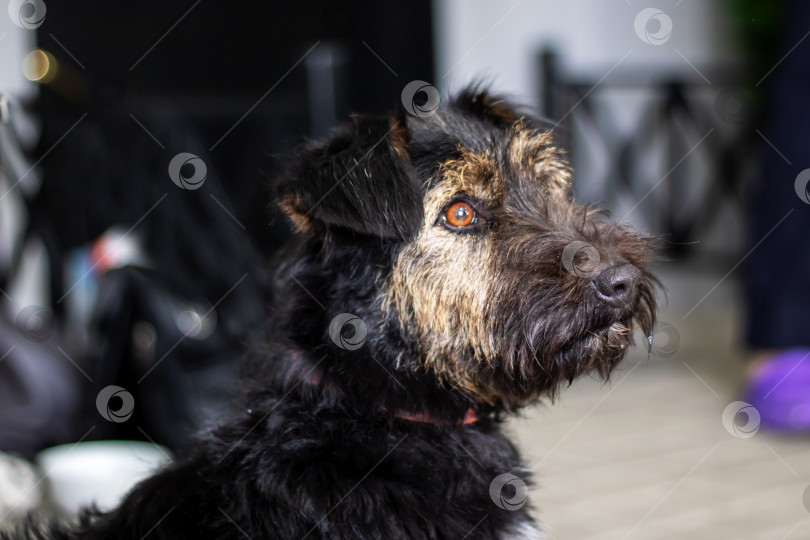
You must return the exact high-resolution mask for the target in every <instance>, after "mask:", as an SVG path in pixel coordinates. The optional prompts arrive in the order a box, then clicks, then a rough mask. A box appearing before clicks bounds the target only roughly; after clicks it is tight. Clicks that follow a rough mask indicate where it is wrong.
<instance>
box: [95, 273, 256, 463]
mask: <svg viewBox="0 0 810 540" xmlns="http://www.w3.org/2000/svg"><path fill="white" fill-rule="evenodd" d="M246 279H247V278H245V280H246ZM241 285H245V284H244V283H238V284H236V286H235V287H234V289H233V291H232V292H231V293H230V294H229V295H228V296H226V297H225V298H223V299H222V301H221V302H220V304H219V305H218V306H216V307H215V306H212V305H211V304H210V303H209V302H207V301H205V300H197V301H192V302H189V301H182V300H180V299H179V298H178V297H177V296H176V295H174V294H173V293H172V292H170V291H169V290H168V288H167V287H166V286H165V285H163V284H162V283H161V280H160V277H159V276H158V275H157V274H156V273H155V272H154V271H151V270H147V269H143V268H137V267H134V266H125V267H122V268H118V269H114V270H111V271H109V272H107V273H106V274H105V275H104V277H103V278H102V280H101V282H100V290H99V296H98V304H97V311H96V315H95V323H94V325H93V326H94V328H95V329H96V331H97V332H98V334H99V335H98V337H99V343H100V344H101V346H100V348H99V351H98V356H97V357H96V358H95V359H94V362H93V366H94V373H92V374H91V375H92V378H93V380H94V383H93V391H92V392H89V393H88V396H90V397H92V398H93V399H95V400H96V401H94V402H93V403H89V402H88V403H87V407H88V409H90V410H91V412H92V410H93V409H98V408H99V407H100V406H101V404H100V403H97V401H98V399H97V396H98V395H99V393H100V392H101V390H102V389H103V388H105V387H107V386H109V385H116V386H119V387H121V388H123V389H124V390H125V391H127V392H129V393H130V394H132V396H133V398H134V409H133V410H131V411H128V410H121V407H122V406H124V407H125V406H126V404H124V403H123V402H122V401H119V402H116V403H110V404H108V406H109V410H110V411H113V412H115V411H120V414H119V416H118V417H116V416H115V415H114V414H111V415H107V416H108V417H109V419H105V418H104V414H105V412H106V411H104V410H99V411H98V413H97V414H95V418H97V419H98V421H97V426H98V428H99V429H98V430H97V433H96V436H100V437H102V438H136V439H142V438H144V437H146V438H147V439H150V440H152V441H154V442H157V443H160V444H164V445H166V446H168V447H170V448H177V447H179V446H181V445H183V444H184V443H185V442H186V441H187V440H188V437H189V435H191V434H193V433H194V432H195V431H196V430H198V429H200V428H201V427H203V426H204V425H206V424H208V423H211V422H212V421H214V420H215V419H216V418H217V417H218V416H219V415H221V414H222V413H223V412H224V410H225V409H226V407H227V406H228V403H229V402H230V398H231V396H232V392H233V390H234V383H235V380H236V375H237V367H236V366H237V362H238V360H239V358H240V357H241V355H242V354H244V351H245V348H246V344H247V343H248V342H249V341H253V339H259V338H258V337H255V338H253V339H251V338H246V332H245V328H246V327H249V326H250V325H244V324H243V322H244V321H242V320H241V319H242V317H233V316H232V317H228V318H226V317H223V315H222V314H223V313H226V312H228V311H229V308H233V307H235V306H237V305H243V306H244V304H243V303H241V304H240V300H239V296H240V295H239V294H237V290H238V288H239V287H240V286H241ZM243 315H245V314H243ZM248 315H250V314H248ZM253 315H260V314H258V313H254V314H253ZM228 319H230V324H229V320H228ZM253 326H255V325H253ZM130 412H131V417H130V416H129V413H130Z"/></svg>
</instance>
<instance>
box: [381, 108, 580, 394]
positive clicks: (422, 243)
mask: <svg viewBox="0 0 810 540" xmlns="http://www.w3.org/2000/svg"><path fill="white" fill-rule="evenodd" d="M459 150H460V156H459V157H458V158H456V159H452V160H449V161H447V162H445V163H443V164H442V165H441V167H440V168H439V172H438V178H437V179H436V180H438V181H435V183H434V185H432V187H430V188H429V189H428V191H427V193H426V194H425V199H424V210H425V218H424V222H423V227H422V229H421V230H420V232H419V235H418V236H417V237H416V238H415V239H414V240H413V241H412V242H411V243H409V244H408V245H406V246H405V247H404V248H403V249H402V251H401V252H400V253H399V255H398V257H397V259H396V262H395V264H394V267H393V271H392V273H391V276H390V278H389V280H388V283H387V284H386V286H385V287H384V288H383V297H382V304H383V306H384V308H385V309H388V310H393V311H395V312H396V314H397V316H398V319H399V320H400V321H403V324H405V325H406V326H408V331H409V332H414V333H415V334H416V335H417V336H419V345H420V348H421V350H420V357H421V359H422V367H423V368H425V369H429V370H432V371H434V372H435V373H436V374H437V375H438V376H439V377H440V378H441V379H442V380H444V381H445V382H446V383H448V384H450V385H452V386H455V387H458V388H460V389H462V390H464V391H465V392H467V393H468V394H469V395H470V396H471V397H473V398H474V399H476V400H478V401H480V402H483V403H490V404H494V403H496V402H497V401H498V400H499V399H500V398H501V397H502V396H498V395H495V393H494V391H493V390H492V388H493V387H492V385H490V384H487V382H488V381H484V380H483V379H485V378H486V377H488V375H487V373H490V374H491V373H492V372H493V370H497V369H498V368H499V367H500V366H497V365H495V364H496V362H498V358H499V357H500V356H502V351H501V348H502V346H503V344H502V343H501V341H502V338H501V337H499V336H498V334H497V332H496V327H497V326H499V325H498V322H499V321H497V320H496V317H498V314H497V313H495V310H493V309H492V304H493V301H494V300H495V295H497V294H498V293H497V291H498V290H499V288H498V285H499V284H500V282H501V281H502V280H503V279H504V276H502V275H501V269H500V266H501V265H500V264H499V261H497V260H495V259H496V257H497V255H496V251H497V250H496V249H495V247H496V246H494V245H493V242H495V241H497V240H496V237H495V236H494V235H492V234H490V233H489V232H484V233H483V234H477V233H471V234H460V233H457V232H452V231H449V230H447V229H445V228H444V227H442V226H441V225H440V224H439V225H437V219H438V218H439V214H440V212H441V211H442V210H443V209H444V208H445V207H446V205H447V204H448V203H449V202H450V201H452V200H453V199H454V198H456V197H458V196H460V195H466V196H469V197H471V198H472V199H473V200H476V199H477V200H480V201H484V202H485V203H486V204H487V205H489V206H490V207H492V208H493V209H494V210H495V211H496V212H497V211H499V210H500V209H501V208H502V206H503V202H504V188H505V186H504V178H503V177H502V176H503V175H504V174H509V175H510V177H512V178H510V181H518V182H526V183H528V184H531V188H530V189H531V191H534V192H536V193H538V196H539V197H540V198H542V199H546V200H548V199H552V198H553V199H561V200H562V201H565V200H567V198H568V191H569V186H570V174H569V173H568V168H567V165H566V164H565V163H564V162H562V161H561V160H560V157H559V154H558V153H557V151H556V150H555V149H554V148H553V147H552V146H551V135H550V134H549V133H543V134H538V133H537V132H536V131H532V130H529V129H528V128H524V127H523V126H522V125H520V124H518V125H516V126H514V127H513V128H512V129H511V137H510V140H509V141H508V143H507V144H506V146H505V147H504V148H503V150H502V151H501V152H497V153H496V151H495V150H491V151H488V152H485V153H474V152H471V151H469V150H467V149H464V148H460V149H459ZM502 171H505V172H502ZM497 247H501V246H497ZM470 355H472V358H470Z"/></svg>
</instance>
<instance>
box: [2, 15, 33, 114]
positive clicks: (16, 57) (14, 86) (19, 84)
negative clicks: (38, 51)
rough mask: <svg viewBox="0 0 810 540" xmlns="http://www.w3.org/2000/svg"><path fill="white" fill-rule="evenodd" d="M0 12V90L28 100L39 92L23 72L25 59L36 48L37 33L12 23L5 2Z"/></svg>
mask: <svg viewBox="0 0 810 540" xmlns="http://www.w3.org/2000/svg"><path fill="white" fill-rule="evenodd" d="M3 4H4V5H3V9H2V10H0V88H2V89H3V90H4V91H5V92H8V93H9V94H11V95H13V96H16V97H18V98H26V97H29V96H31V95H33V94H34V93H35V92H36V91H37V86H36V85H35V84H33V83H31V82H30V81H28V80H27V79H26V78H25V77H24V76H23V72H22V60H23V57H24V56H25V55H26V53H28V51H30V50H31V49H33V48H34V47H35V46H36V35H37V34H36V32H35V31H34V30H25V29H23V28H20V27H19V26H16V25H15V24H14V23H13V22H11V18H10V17H9V16H8V13H7V11H6V7H7V6H8V2H3Z"/></svg>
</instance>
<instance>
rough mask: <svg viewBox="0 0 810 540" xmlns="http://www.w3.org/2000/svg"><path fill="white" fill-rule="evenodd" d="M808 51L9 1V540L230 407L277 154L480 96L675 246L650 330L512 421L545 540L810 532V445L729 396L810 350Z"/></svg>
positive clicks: (584, 30) (686, 11) (755, 28)
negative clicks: (384, 116)
mask: <svg viewBox="0 0 810 540" xmlns="http://www.w3.org/2000/svg"><path fill="white" fill-rule="evenodd" d="M808 35H810V12H809V11H808V9H807V8H805V7H804V6H803V3H802V2H795V3H791V2H777V1H774V2H757V1H754V0H715V1H706V0H669V1H652V0H611V1H609V2H605V1H597V0H572V1H569V2H553V1H551V0H517V1H515V0H509V1H508V2H487V1H485V0H434V1H433V2H430V1H420V0H417V1H411V2H386V3H380V2H372V1H370V0H369V1H356V2H333V1H326V0H322V1H307V2H300V3H284V4H278V5H274V4H271V3H255V4H249V5H244V6H240V7H239V8H238V9H234V8H233V7H232V6H230V5H227V4H225V3H215V2H208V1H204V0H197V1H193V0H188V1H183V2H173V3H169V4H167V3H165V2H164V3H158V2H156V1H154V0H144V1H142V2H139V3H137V4H120V3H116V4H114V5H111V4H110V3H102V2H98V1H85V0H76V1H73V2H70V3H66V2H57V1H56V0H51V1H47V0H11V1H10V2H9V9H8V16H6V14H5V13H2V12H0V95H2V100H0V113H1V114H2V117H1V118H0V122H1V123H0V166H1V169H0V311H2V314H1V315H0V451H2V452H5V453H4V454H0V455H3V458H2V459H0V527H3V526H4V524H5V525H7V524H9V523H11V522H13V521H14V520H16V519H18V518H19V516H20V515H22V514H23V513H24V512H25V511H27V510H29V509H32V508H37V507H46V508H49V509H51V510H53V511H55V512H57V513H61V514H70V513H72V512H74V511H75V510H76V508H77V505H78V504H79V503H80V502H85V501H87V500H96V501H98V502H100V503H101V504H102V506H104V505H105V504H109V505H111V504H114V503H115V500H116V497H117V496H119V495H118V494H119V492H120V490H121V489H126V487H127V486H128V485H130V483H131V482H132V481H134V480H135V479H137V478H139V477H140V476H142V475H143V474H145V473H146V471H148V470H149V469H150V468H152V467H154V466H155V465H156V464H159V463H162V462H165V460H167V459H170V458H169V456H170V454H171V452H172V451H173V450H175V449H177V448H179V447H181V446H182V445H183V444H184V443H186V442H187V441H188V440H189V436H190V435H191V434H192V433H193V432H194V431H195V430H196V429H199V428H200V427H202V426H205V425H206V424H208V423H210V422H213V421H216V419H217V418H218V417H219V415H221V414H222V412H223V411H224V410H225V408H226V407H227V403H228V400H229V396H230V395H231V393H232V391H233V382H234V380H235V376H236V371H237V370H236V365H237V362H238V361H239V359H240V358H241V357H242V356H243V354H244V353H245V351H246V350H248V349H249V348H250V347H251V346H255V345H256V344H258V343H261V342H262V340H263V321H264V320H265V318H266V314H267V312H268V310H270V309H272V298H270V297H269V296H268V294H267V286H266V285H267V280H268V275H267V267H268V264H267V262H268V261H271V260H272V259H273V257H274V254H275V253H276V251H277V250H278V249H279V248H280V247H281V246H282V245H283V243H284V241H285V239H286V238H287V236H288V235H289V234H290V233H289V230H288V229H287V227H286V224H285V223H284V221H283V220H280V219H275V218H276V216H275V215H274V214H275V212H274V210H273V209H272V206H271V205H270V202H271V199H272V193H271V189H270V185H269V180H268V178H270V177H272V175H273V174H274V172H275V171H277V170H278V160H277V159H276V158H277V157H278V156H279V155H281V154H283V153H284V152H285V151H286V150H288V149H290V148H291V147H292V146H294V145H295V144H296V143H298V142H300V141H301V140H302V139H303V138H304V137H318V136H322V135H324V134H325V133H326V132H328V130H329V129H330V127H331V126H333V125H335V124H336V123H337V122H338V121H340V120H341V119H342V118H345V117H346V115H347V114H349V113H350V112H377V113H384V112H388V111H391V110H392V109H393V108H394V107H396V106H397V104H398V102H399V101H400V99H401V93H402V90H403V88H404V87H405V85H406V84H408V83H409V82H411V81H413V80H421V81H426V83H428V84H431V85H433V86H435V87H436V88H438V89H439V90H440V91H441V92H442V93H443V95H445V94H446V93H447V92H452V91H453V90H454V89H458V88H460V87H462V86H464V85H466V84H468V83H469V82H470V81H471V80H484V81H486V82H489V83H491V85H492V87H493V89H495V90H496V91H498V92H501V93H504V94H507V95H508V96H510V97H512V98H514V99H515V100H516V101H519V102H522V103H525V104H527V105H529V106H531V107H532V108H533V109H534V110H535V111H537V113H538V114H540V115H542V116H545V117H546V118H548V119H549V120H550V121H551V123H553V124H554V125H555V130H556V137H557V139H558V141H559V142H560V144H562V145H563V146H564V147H565V148H566V149H567V151H568V153H569V156H570V159H571V161H572V162H573V164H574V168H575V171H576V175H575V177H576V191H577V196H578V198H579V199H580V200H581V201H583V202H598V203H599V204H601V205H603V206H605V207H606V208H608V209H610V210H611V212H612V215H613V216H614V217H616V218H617V219H623V220H627V221H630V222H631V223H633V224H634V225H635V226H636V227H638V228H640V229H642V230H645V231H648V232H651V233H654V234H657V235H659V236H660V237H661V238H662V255H663V259H664V260H663V261H662V262H661V263H660V264H659V265H658V268H657V273H658V275H659V276H660V278H661V280H662V282H663V285H664V288H665V289H666V291H667V296H668V302H667V303H666V304H665V306H664V308H663V309H662V312H661V315H660V317H661V322H660V323H659V325H658V327H657V329H656V332H655V334H654V343H653V344H652V345H651V346H649V347H648V343H647V337H646V336H637V343H638V344H639V345H638V346H637V347H636V349H635V350H634V351H633V353H632V354H630V355H629V356H628V358H627V359H626V360H625V362H624V363H623V364H622V366H620V368H619V370H618V372H617V373H616V375H615V376H614V378H613V380H612V382H611V383H610V384H608V385H603V384H601V383H598V382H596V381H591V380H583V381H579V382H577V383H576V384H574V385H573V386H572V387H571V388H569V389H568V390H567V391H566V392H564V393H563V396H562V399H561V400H560V403H557V404H554V405H553V406H548V407H540V408H537V409H535V410H532V411H530V412H528V413H527V414H526V415H525V417H523V418H520V419H518V420H515V421H513V422H511V424H510V426H509V429H510V430H511V431H513V432H514V433H515V434H516V436H517V437H518V440H519V441H520V444H521V447H522V449H523V451H524V452H525V454H526V457H527V463H528V465H529V466H530V467H531V468H532V469H533V470H534V471H535V474H536V476H537V479H538V484H539V487H538V488H537V489H536V490H535V491H533V492H532V493H531V495H530V502H531V503H532V504H534V505H535V507H537V508H538V509H539V516H540V518H541V519H542V520H543V521H544V522H545V523H546V525H547V528H548V529H549V532H550V534H551V537H552V538H559V539H566V538H576V539H588V540H597V539H599V540H602V539H604V540H607V539H617V540H620V539H625V538H639V539H659V538H660V539H664V538H666V539H670V538H673V537H676V536H677V537H688V538H690V539H692V540H698V539H703V538H706V539H710V538H711V539H717V538H735V539H737V538H745V539H760V538H761V539H773V540H788V539H800V538H810V489H809V486H810V437H808V436H807V433H810V429H808V430H807V431H803V429H801V428H802V426H803V424H801V422H800V421H796V422H794V424H796V425H792V426H788V428H791V429H779V428H780V426H781V427H784V426H782V425H780V424H779V418H781V417H780V416H779V415H782V416H784V413H783V412H779V411H777V413H774V414H776V421H771V422H770V423H769V422H766V421H762V426H760V417H761V415H760V413H762V417H763V418H765V419H767V418H769V417H767V415H766V413H765V409H764V407H759V406H758V405H756V404H755V405H751V404H750V403H749V401H752V399H753V398H752V399H749V400H748V401H743V399H744V398H745V396H747V395H749V394H750V392H751V388H752V384H753V383H752V382H751V381H752V379H754V380H755V379H756V377H757V375H756V372H754V371H752V369H753V368H752V367H751V366H752V364H751V362H750V360H751V356H752V355H754V353H760V352H762V351H765V350H767V351H770V350H788V349H790V350H792V349H794V348H795V349H798V350H799V351H802V350H804V349H807V347H810V331H808V330H803V328H804V329H807V324H808V323H807V322H806V321H807V319H808V318H809V317H808V313H810V311H808V310H809V309H810V299H808V298H807V295H808V291H810V289H808V287H807V281H806V278H807V276H808V275H810V261H808V256H807V253H810V250H808V249H803V248H806V246H807V242H806V238H807V228H806V227H804V225H808V220H810V218H808V212H810V208H808V202H810V195H808V192H807V184H808V181H807V180H808V179H810V174H808V176H806V177H805V176H802V175H803V174H804V171H805V169H806V168H807V167H810V164H808V163H807V160H808V158H807V156H808V155H810V152H807V150H810V148H808V146H810V145H808V144H806V143H804V142H803V141H804V140H806V138H804V136H803V129H802V128H804V127H805V126H806V124H803V121H804V120H808V121H810V114H808V112H807V111H806V110H805V109H806V108H807V107H808V105H807V104H805V103H804V102H805V101H806V100H807V97H808V96H810V94H808V91H810V84H808V81H807V80H806V79H807V77H808V76H810V70H808V69H807V68H808V67H810V42H807V43H806V42H805V41H804V40H805V38H806V37H808ZM774 291H776V292H774ZM787 305H789V306H790V309H787V308H786V307H784V306H787ZM772 313H776V314H777V315H772ZM752 314H753V315H752ZM757 316H759V319H758V318H757ZM786 320H787V321H788V322H787V323H785V322H784V321H786ZM802 325H804V326H802ZM785 328H789V329H790V332H788V331H787V330H785V332H784V335H782V334H780V332H781V329H785ZM777 334H779V336H778V337H775V336H776V335H777ZM797 336H798V337H797ZM802 347H803V348H804V349H802ZM807 351H808V352H809V353H810V349H807ZM805 358H806V356H802V357H801V360H799V361H796V362H794V363H793V364H791V365H790V369H787V370H786V371H784V377H783V378H781V379H780V380H778V383H779V384H777V385H775V386H774V388H773V389H771V390H770V391H769V392H768V396H769V395H770V393H771V392H774V391H775V389H776V388H775V387H776V386H780V385H781V387H782V388H783V389H784V388H787V387H788V386H789V385H790V384H791V379H790V378H791V377H792V378H793V379H796V378H797V377H801V376H803V375H802V373H804V371H805V369H804V367H803V366H804V359H805ZM808 364H810V362H808ZM777 375H778V374H777ZM784 381H788V383H784ZM783 383H784V384H783ZM792 387H795V388H798V390H795V388H794V391H796V392H799V393H800V394H803V395H804V396H810V384H807V385H805V386H800V385H798V386H797V385H796V384H793V386H792ZM778 394H779V393H778V392H777V394H776V395H778ZM768 396H765V397H766V398H767V397H768ZM804 400H805V401H802V400H801V399H798V400H796V401H795V403H798V405H795V404H794V405H795V406H793V409H791V410H792V411H793V412H791V413H790V414H792V415H793V416H791V418H794V417H796V418H799V417H801V418H804V417H805V416H806V415H808V414H810V403H808V401H810V397H805V398H804ZM791 403H794V402H791ZM796 407H805V409H802V410H801V411H799V409H796ZM780 411H782V410H781V409H780ZM796 411H799V412H796ZM797 415H798V416H797ZM802 415H805V416H802ZM788 416H789V415H788ZM801 418H800V420H801ZM774 426H775V427H776V428H777V429H767V428H768V427H774ZM760 427H761V428H762V429H760ZM797 427H798V428H797ZM792 428H797V429H792ZM78 441H80V442H81V443H82V444H81V445H79V446H78V447H77V446H76V445H75V443H76V442H78ZM94 441H95V442H94ZM110 441H118V442H110ZM60 445H61V446H60ZM45 449H49V450H46V451H45V452H43V450H45ZM111 456H112V457H111ZM30 463H35V464H36V466H35V467H34V468H32V467H31V465H30ZM111 479H114V480H111ZM93 486H96V488H99V486H102V487H103V489H101V488H99V489H100V490H101V491H104V492H105V493H111V494H112V495H103V494H99V493H96V492H94V491H93ZM105 490H106V491H105ZM105 496H108V497H110V498H109V499H104V497H105Z"/></svg>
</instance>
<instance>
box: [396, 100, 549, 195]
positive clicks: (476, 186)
mask: <svg viewBox="0 0 810 540" xmlns="http://www.w3.org/2000/svg"><path fill="white" fill-rule="evenodd" d="M409 127H410V129H411V143H412V148H413V149H414V159H415V164H416V165H417V169H418V170H420V172H421V173H423V177H424V178H426V179H428V180H429V182H428V185H427V186H426V187H431V186H432V185H435V183H437V182H445V183H449V184H451V185H452V187H453V188H454V189H455V190H457V191H460V192H468V193H473V192H475V191H483V193H481V194H482V195H486V196H489V197H491V196H498V195H501V194H502V193H503V190H504V189H505V186H506V185H507V184H510V183H513V184H514V183H518V182H517V180H518V179H519V180H520V182H519V183H521V184H526V181H528V182H529V183H533V182H534V181H540V180H543V178H544V177H545V176H546V175H545V174H544V167H545V166H547V165H553V166H554V167H557V166H559V165H560V164H563V163H564V162H563V160H562V159H561V157H560V155H559V153H558V152H557V150H556V149H555V148H554V146H553V145H552V140H551V134H550V132H547V131H546V132H544V131H540V130H536V129H533V128H531V127H529V126H527V125H525V124H523V123H520V122H519V123H516V124H514V125H511V126H506V127H504V126H500V125H497V124H494V123H492V122H487V121H485V120H483V119H479V118H475V117H470V116H468V115H465V114H462V113H459V112H457V111H454V110H452V109H450V110H446V111H441V112H439V113H437V114H435V115H433V116H431V117H429V118H427V119H422V120H420V121H417V122H414V123H413V125H412V126H409ZM554 167H552V168H554Z"/></svg>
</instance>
